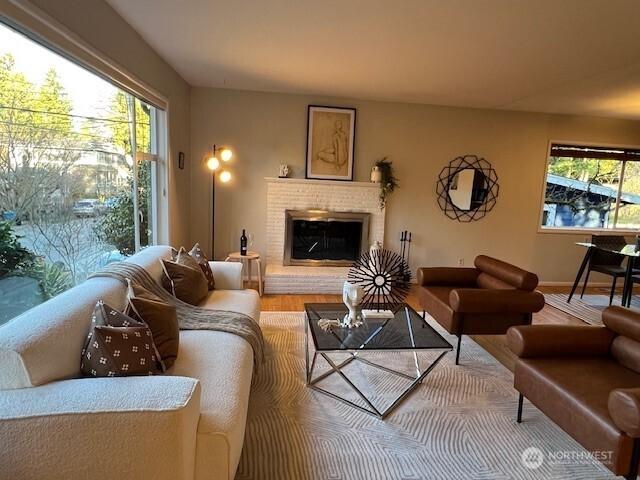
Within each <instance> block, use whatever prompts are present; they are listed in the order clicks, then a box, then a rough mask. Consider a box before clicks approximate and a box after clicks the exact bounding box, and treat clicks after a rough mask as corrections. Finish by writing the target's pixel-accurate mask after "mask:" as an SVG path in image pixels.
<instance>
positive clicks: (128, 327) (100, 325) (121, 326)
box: [80, 300, 163, 377]
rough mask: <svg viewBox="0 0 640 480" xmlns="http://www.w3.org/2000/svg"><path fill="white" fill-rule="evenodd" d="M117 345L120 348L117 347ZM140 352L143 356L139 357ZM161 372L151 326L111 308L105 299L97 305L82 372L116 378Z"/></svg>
mask: <svg viewBox="0 0 640 480" xmlns="http://www.w3.org/2000/svg"><path fill="white" fill-rule="evenodd" d="M105 329H106V330H105ZM105 332H107V333H105ZM147 332H148V334H147ZM123 334H124V337H123ZM129 334H131V335H129ZM125 340H126V341H127V342H125ZM123 342H124V344H123ZM115 345H118V346H119V348H115V347H114V346H115ZM127 345H128V347H127ZM134 347H135V349H134ZM139 352H140V355H138V356H136V355H135V354H138V353H139ZM131 355H133V357H132V356H131ZM141 358H144V360H141ZM124 359H126V360H127V361H126V362H125V361H124ZM96 362H97V363H96ZM132 362H133V363H132ZM136 362H137V363H136ZM134 363H135V365H134ZM143 367H144V368H143ZM162 369H163V366H162V362H161V360H160V356H159V355H158V352H157V350H156V346H155V344H154V343H153V335H152V333H151V330H150V329H149V327H147V326H146V325H145V324H144V323H141V322H139V321H136V320H134V319H133V318H131V317H129V316H127V315H125V314H124V313H122V312H119V311H117V310H116V309H114V308H111V307H110V306H109V305H106V304H105V303H104V302H102V300H100V301H99V302H98V303H96V306H95V308H94V309H93V315H92V317H91V329H90V331H89V335H88V336H87V342H86V344H85V346H84V348H83V349H82V356H81V360H80V371H81V372H82V373H83V374H84V375H88V376H94V377H110V376H111V377H117V376H123V375H152V374H154V373H157V372H158V371H159V370H162Z"/></svg>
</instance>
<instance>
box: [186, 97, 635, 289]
mask: <svg viewBox="0 0 640 480" xmlns="http://www.w3.org/2000/svg"><path fill="white" fill-rule="evenodd" d="M309 104H316V105H331V106H346V107H356V108H357V115H358V116H357V126H356V130H357V131H356V153H355V178H354V179H355V180H359V181H367V180H368V178H369V173H370V169H371V166H372V164H373V163H374V161H376V160H378V159H380V158H381V157H383V156H389V157H390V159H391V160H393V162H394V167H395V169H396V172H397V176H398V178H399V182H400V188H399V190H398V191H397V192H395V193H394V194H393V196H392V197H391V199H390V201H389V203H388V207H387V215H386V233H385V237H386V238H385V243H386V245H387V246H388V247H391V248H396V249H397V248H398V247H399V241H398V240H399V232H400V231H401V230H405V229H406V230H410V231H412V232H413V244H412V248H411V266H412V269H413V270H415V268H416V267H418V266H429V265H457V263H458V259H460V258H463V259H464V261H465V263H466V264H467V265H468V264H471V263H472V261H473V258H474V257H475V256H476V255H477V254H480V253H485V254H488V255H494V256H497V257H499V258H502V259H504V260H507V261H511V262H514V263H516V264H518V265H520V266H522V267H523V268H528V269H532V270H533V271H535V272H537V273H538V274H539V275H540V277H541V278H542V279H543V280H545V281H569V280H571V279H572V278H573V277H574V275H575V271H576V269H577V267H578V264H579V261H580V259H581V256H582V254H583V251H582V250H581V249H580V247H577V246H575V245H574V244H573V242H575V241H578V240H581V239H583V238H584V237H583V236H580V235H566V234H548V233H544V234H542V233H538V222H539V217H540V212H539V209H540V201H541V194H542V184H543V181H544V180H543V179H544V170H545V162H546V155H547V145H548V141H549V139H559V140H576V141H588V142H602V143H619V144H632V145H633V144H636V145H637V144H640V123H639V122H632V121H623V120H614V119H603V118H591V117H574V116H562V115H547V114H533V113H520V112H505V111H493V110H480V109H465V108H447V107H434V106H426V105H410V104H401V103H386V102H374V101H361V100H354V99H340V98H323V97H314V96H307V95H287V94H276V93H259V92H246V91H234V90H223V89H210V88H192V91H191V126H192V128H191V151H192V152H193V154H192V156H193V168H192V171H191V242H194V241H200V242H202V243H203V244H204V245H210V232H211V224H210V218H211V212H210V208H211V207H210V204H211V197H210V195H211V191H210V188H211V176H210V175H209V173H208V172H207V171H206V169H205V166H204V164H203V162H202V161H203V159H204V158H205V156H206V154H207V152H208V151H209V150H210V148H211V144H212V143H214V142H215V143H217V144H226V145H230V146H232V147H233V148H234V150H235V157H234V161H233V163H232V165H231V168H232V169H233V173H234V180H233V181H232V182H231V183H230V184H228V185H218V188H217V196H216V234H215V243H216V252H215V256H216V258H223V257H224V255H225V254H226V253H227V252H228V251H231V250H237V249H238V246H239V237H240V233H241V230H242V228H246V229H247V230H248V231H249V232H252V233H254V235H255V245H254V249H255V250H258V251H260V252H261V253H262V254H265V253H266V242H265V217H266V206H265V200H266V184H265V182H264V177H265V176H277V173H278V165H279V164H280V163H288V164H289V165H291V166H292V167H293V172H294V176H295V177H304V164H305V155H306V124H307V105H309ZM463 154H475V155H479V156H483V157H485V158H486V159H487V160H488V161H489V162H491V163H492V165H493V166H494V168H495V169H496V170H497V173H498V177H499V184H500V196H499V198H498V201H497V204H496V206H495V208H494V210H493V211H492V212H490V213H489V214H488V215H487V216H486V217H485V218H484V219H482V220H480V221H478V222H474V223H468V224H463V223H458V222H457V221H454V220H450V219H449V218H447V217H446V216H445V215H444V214H443V213H442V212H441V211H440V209H439V207H438V205H437V202H436V194H435V184H436V178H437V176H438V174H439V173H440V170H441V169H442V168H443V167H444V166H445V165H447V163H448V162H449V161H450V160H452V159H453V158H455V157H456V156H458V155H463Z"/></svg>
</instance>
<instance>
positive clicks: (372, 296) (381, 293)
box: [348, 249, 411, 319]
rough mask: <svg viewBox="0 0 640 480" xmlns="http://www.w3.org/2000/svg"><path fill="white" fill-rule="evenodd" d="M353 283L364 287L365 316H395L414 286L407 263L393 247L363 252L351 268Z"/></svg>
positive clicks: (363, 313) (363, 303)
mask: <svg viewBox="0 0 640 480" xmlns="http://www.w3.org/2000/svg"><path fill="white" fill-rule="evenodd" d="M348 278H349V282H350V283H352V284H355V285H359V286H361V287H362V288H363V289H364V298H363V299H362V306H363V307H364V310H362V316H363V318H365V319H366V318H380V317H381V316H382V317H383V318H392V317H393V312H394V310H397V309H398V308H399V307H400V306H401V305H403V304H404V302H405V299H406V298H407V294H408V293H409V288H410V286H411V283H410V282H411V270H409V265H407V262H405V260H404V259H403V258H402V257H401V256H400V255H398V254H397V253H395V252H392V251H390V250H386V249H382V250H373V249H372V250H370V251H369V252H366V253H363V254H362V255H361V256H360V258H359V259H358V260H357V261H356V263H355V264H354V265H353V266H352V267H351V269H350V270H349V275H348Z"/></svg>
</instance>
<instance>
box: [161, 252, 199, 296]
mask: <svg viewBox="0 0 640 480" xmlns="http://www.w3.org/2000/svg"><path fill="white" fill-rule="evenodd" d="M160 263H161V264H162V268H163V269H164V276H163V277H162V286H163V287H164V288H165V290H167V291H168V292H171V294H172V295H173V296H175V297H176V298H178V299H179V300H182V301H183V302H186V303H189V304H191V305H198V304H200V303H201V302H202V301H203V300H204V299H205V298H206V297H207V295H209V287H208V285H207V278H206V277H205V276H204V273H202V269H201V268H200V265H198V262H196V261H195V260H194V259H193V258H192V257H191V255H189V254H188V253H187V251H186V250H185V249H184V248H180V251H179V252H178V256H177V257H176V260H175V261H171V260H166V259H164V258H161V259H160Z"/></svg>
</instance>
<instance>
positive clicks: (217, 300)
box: [199, 289, 260, 320]
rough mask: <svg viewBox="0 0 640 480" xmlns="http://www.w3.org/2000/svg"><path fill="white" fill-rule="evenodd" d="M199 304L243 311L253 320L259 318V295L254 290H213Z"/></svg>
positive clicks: (204, 306)
mask: <svg viewBox="0 0 640 480" xmlns="http://www.w3.org/2000/svg"><path fill="white" fill-rule="evenodd" d="M199 306H200V307H203V308H210V309H213V310H227V311H230V312H238V313H244V314H245V315H248V316H250V317H251V318H253V319H254V320H259V319H260V295H258V292H256V291H255V290H248V289H247V290H213V291H212V292H209V295H208V296H207V298H205V299H204V300H203V301H202V302H201V303H200V305H199Z"/></svg>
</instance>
